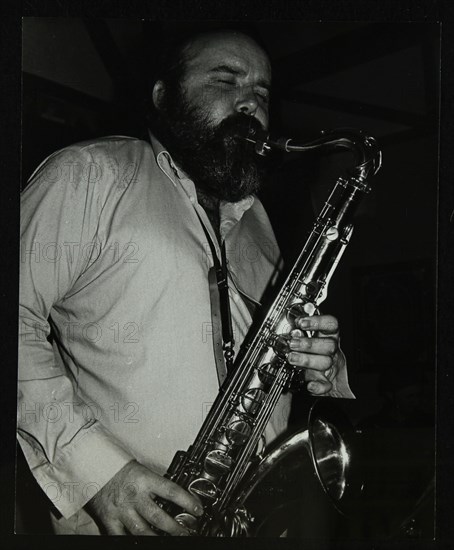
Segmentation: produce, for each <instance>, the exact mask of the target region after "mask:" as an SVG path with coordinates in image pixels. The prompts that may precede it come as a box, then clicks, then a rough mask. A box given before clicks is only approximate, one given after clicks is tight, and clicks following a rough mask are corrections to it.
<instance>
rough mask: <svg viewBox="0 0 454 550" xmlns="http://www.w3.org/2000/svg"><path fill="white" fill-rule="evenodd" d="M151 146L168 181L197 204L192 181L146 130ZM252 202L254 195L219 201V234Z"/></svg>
mask: <svg viewBox="0 0 454 550" xmlns="http://www.w3.org/2000/svg"><path fill="white" fill-rule="evenodd" d="M148 133H149V136H150V141H151V147H152V149H153V152H154V155H155V157H156V162H157V164H158V166H159V168H160V169H161V170H162V171H163V172H164V174H165V175H166V176H167V177H168V178H169V179H170V181H171V182H172V183H173V185H175V187H177V186H178V185H181V186H182V187H183V189H184V191H185V193H186V195H188V197H189V199H190V201H191V203H192V204H193V205H195V204H198V200H197V191H196V187H195V185H194V182H193V181H192V180H191V179H190V178H189V177H188V175H187V174H186V173H185V172H184V171H183V170H182V169H181V168H179V167H178V165H177V164H176V163H175V162H174V161H173V159H172V155H171V154H170V153H169V151H167V149H166V148H165V147H164V146H163V145H162V143H161V142H159V141H158V140H157V139H156V138H155V136H154V135H153V134H152V133H151V131H150V130H148ZM253 204H254V196H253V195H248V196H247V197H245V198H244V199H242V200H240V201H238V202H227V201H221V204H220V208H219V209H220V216H221V227H220V232H221V236H222V237H223V238H224V237H225V235H227V233H228V232H229V231H230V229H232V227H233V226H235V225H236V224H237V223H238V222H239V221H240V220H241V218H242V217H243V214H244V213H245V212H246V211H247V210H249V208H251V206H252V205H253Z"/></svg>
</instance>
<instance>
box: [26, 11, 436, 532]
mask: <svg viewBox="0 0 454 550" xmlns="http://www.w3.org/2000/svg"><path fill="white" fill-rule="evenodd" d="M213 26H214V27H218V26H219V24H218V23H200V22H198V23H186V22H155V21H153V22H150V21H146V20H144V21H143V20H139V19H129V20H128V19H86V20H85V19H79V18H24V19H23V53H22V56H23V57H22V59H23V109H22V123H23V127H22V185H23V186H24V185H25V184H26V181H27V179H28V177H29V176H30V174H31V173H32V172H33V170H34V169H35V168H36V166H37V165H38V164H39V163H40V162H41V161H42V160H43V159H44V158H45V157H46V156H47V155H49V154H50V153H52V152H53V151H55V150H57V149H60V148H62V147H64V146H65V145H68V144H70V143H73V142H75V141H78V140H85V139H88V138H91V137H100V136H102V135H109V134H122V135H133V136H137V137H145V135H146V133H145V126H144V117H143V107H144V102H145V101H146V99H147V82H148V80H149V78H150V76H152V74H153V67H154V63H155V59H156V52H157V51H159V49H160V48H161V47H162V43H163V41H165V40H167V39H168V37H170V36H174V35H175V33H179V32H181V31H185V30H187V29H188V28H194V29H206V28H212V27H213ZM226 26H229V27H231V26H232V25H227V24H226ZM233 26H235V24H233ZM248 27H249V28H252V29H253V31H254V32H255V33H256V34H257V35H258V36H259V37H260V39H261V41H262V42H263V43H264V44H265V46H266V48H267V50H268V52H269V54H270V57H271V60H272V63H273V65H274V75H273V81H274V82H273V84H274V89H273V99H272V103H273V110H272V117H271V129H272V132H273V133H274V134H275V135H285V136H288V137H307V138H309V139H311V138H313V137H315V136H316V134H317V133H318V132H319V131H320V130H321V129H329V128H339V127H345V126H348V127H352V126H353V127H357V128H361V129H364V130H365V131H367V132H368V133H369V134H370V135H372V136H374V137H375V138H376V139H377V140H378V141H379V143H380V146H381V148H382V151H383V168H382V170H381V171H380V173H379V174H378V175H377V177H376V178H375V179H374V181H373V192H372V194H371V195H370V196H369V197H367V199H366V200H365V202H364V204H363V205H362V207H361V210H360V213H359V215H358V218H357V222H356V227H355V232H354V235H353V237H352V241H351V244H350V245H349V247H348V249H347V252H346V253H345V255H344V257H343V259H342V262H341V265H340V267H339V268H338V270H337V272H336V274H335V276H334V278H333V281H332V282H331V285H330V293H329V297H328V299H327V301H326V303H325V304H323V306H322V309H323V310H324V311H325V312H329V313H333V314H334V315H336V316H337V317H338V318H339V319H340V322H341V327H342V347H343V349H344V351H345V353H346V355H347V358H348V365H349V375H350V383H351V387H352V389H353V391H354V393H355V394H356V395H357V397H358V399H357V402H356V403H355V407H348V408H349V413H350V415H351V417H352V420H353V422H354V423H355V424H357V425H359V426H362V425H369V426H370V424H371V421H370V419H371V418H372V419H374V418H376V415H377V414H378V415H379V414H380V411H381V410H382V407H383V406H387V405H388V402H389V399H393V398H394V397H395V393H396V392H398V391H400V390H405V388H407V389H408V388H409V387H410V389H411V386H415V388H413V389H414V393H413V399H414V401H415V402H416V408H417V410H418V412H419V413H420V414H421V415H422V416H420V417H418V418H420V421H419V424H418V425H417V426H416V427H417V428H418V429H420V430H423V431H424V435H423V436H422V437H423V441H424V453H423V454H424V456H425V462H424V461H423V462H424V464H423V465H422V467H423V468H424V469H426V466H427V464H428V463H430V455H431V453H432V446H433V441H434V426H433V422H434V420H433V410H434V403H435V402H434V392H435V292H436V289H435V269H436V251H437V248H436V245H437V242H436V235H437V191H438V179H437V174H438V105H439V74H440V73H439V69H440V67H439V48H440V43H439V34H440V27H439V25H438V24H435V23H430V22H425V23H421V22H414V23H402V22H392V23H391V22H390V23H368V22H358V23H355V22H337V23H329V22H323V23H316V22H313V23H307V22H300V21H293V22H291V21H269V22H266V21H263V22H257V23H251V24H249V25H248ZM350 160H351V159H350V157H349V155H348V154H347V155H346V154H336V155H333V156H330V157H326V156H324V157H321V158H320V157H315V156H312V155H311V157H307V158H301V157H296V158H294V157H285V158H283V157H282V158H281V157H278V158H277V159H276V166H275V168H274V169H273V170H272V173H271V175H270V178H269V182H268V184H267V186H266V188H265V189H264V191H263V193H262V200H263V202H264V203H265V206H266V208H267V210H268V212H269V215H270V217H271V219H272V222H273V226H274V228H275V231H276V236H277V238H278V241H279V244H280V246H281V249H282V252H283V255H284V259H285V260H286V262H287V266H288V267H290V265H291V261H292V259H293V258H294V256H295V254H296V253H297V252H298V251H299V249H300V248H301V246H302V244H303V241H304V237H305V233H306V231H307V230H308V229H309V228H310V225H311V222H312V219H313V216H314V213H317V212H318V211H319V210H320V208H321V205H322V203H323V200H324V199H325V198H326V197H325V196H326V194H327V192H328V190H329V188H330V187H331V186H332V185H333V182H334V181H335V179H336V178H337V176H338V175H339V173H340V171H341V170H342V169H343V168H344V167H345V166H348V163H349V162H350ZM374 415H375V416H374ZM391 433H393V432H392V430H391ZM395 433H397V432H395ZM415 434H416V439H418V441H419V442H421V432H420V431H418V432H417V433H416V432H414V433H413V435H415ZM412 437H413V436H412ZM413 439H414V438H413ZM413 439H412V441H411V442H410V441H409V440H407V441H401V442H400V445H401V446H400V447H399V445H398V447H399V448H398V449H397V453H399V452H401V451H404V450H405V451H407V452H408V446H409V445H411V444H413V443H414V441H413ZM393 444H394V445H396V444H397V443H396V442H394V443H393ZM402 446H403V447H406V448H405V449H403V447H402ZM426 459H427V460H426ZM412 460H413V458H412V457H408V460H407V462H411V461H412ZM404 462H405V461H404ZM413 462H415V460H413ZM416 462H417V461H416ZM394 471H395V472H397V471H398V468H395V469H394ZM415 475H416V476H417V475H418V473H416V474H415ZM426 477H427V476H426ZM426 477H424V483H427V480H426ZM429 477H430V476H429ZM408 483H410V484H411V483H412V481H411V480H409V482H408ZM27 490H28V489H27ZM391 492H392V491H391ZM421 492H422V490H421ZM388 497H389V495H388ZM388 497H387V498H388ZM392 497H393V498H394V499H395V497H396V495H395V494H394V495H392ZM389 498H391V497H389ZM417 498H418V496H417V495H416V496H415V498H414V504H415V503H416V501H417ZM404 515H405V514H404ZM388 531H389V528H388V527H386V528H383V532H384V533H385V535H389V532H388ZM371 533H373V534H375V531H373V528H372V527H371V528H370V529H369V531H368V533H366V535H367V534H371ZM424 534H426V533H424ZM401 535H402V536H404V535H403V534H401ZM405 536H407V535H405Z"/></svg>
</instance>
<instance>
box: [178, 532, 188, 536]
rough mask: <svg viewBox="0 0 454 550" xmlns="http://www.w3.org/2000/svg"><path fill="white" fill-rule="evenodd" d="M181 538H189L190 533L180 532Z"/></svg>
mask: <svg viewBox="0 0 454 550" xmlns="http://www.w3.org/2000/svg"><path fill="white" fill-rule="evenodd" d="M179 536H180V537H189V533H188V532H187V531H180V535H179Z"/></svg>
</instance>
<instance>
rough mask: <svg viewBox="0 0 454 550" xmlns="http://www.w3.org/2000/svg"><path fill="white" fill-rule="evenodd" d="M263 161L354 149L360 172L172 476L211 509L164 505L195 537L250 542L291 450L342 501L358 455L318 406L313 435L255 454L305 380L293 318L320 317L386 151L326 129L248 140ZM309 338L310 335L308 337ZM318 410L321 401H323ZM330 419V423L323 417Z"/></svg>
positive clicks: (319, 228) (338, 194) (333, 197)
mask: <svg viewBox="0 0 454 550" xmlns="http://www.w3.org/2000/svg"><path fill="white" fill-rule="evenodd" d="M242 137H243V138H244V139H246V140H247V141H249V142H251V143H252V144H253V146H254V147H255V151H256V152H257V153H258V154H260V155H264V154H266V153H267V152H268V151H270V150H272V149H279V150H283V151H286V152H305V151H310V150H314V149H328V150H332V149H338V148H343V149H348V150H350V151H351V152H352V153H353V156H354V159H355V162H354V166H353V168H351V169H349V171H348V172H347V173H346V174H345V175H342V176H341V177H340V178H339V179H338V180H337V181H336V183H335V185H334V187H333V189H332V190H331V193H330V195H329V197H328V199H327V200H326V202H325V204H324V206H323V208H322V210H321V212H320V214H319V215H318V217H317V218H316V221H315V223H314V226H313V228H312V230H311V232H310V234H309V236H308V238H307V241H306V243H305V245H304V247H303V249H302V251H301V253H300V255H299V257H298V259H297V260H296V262H295V265H294V266H293V268H292V269H291V271H290V273H289V275H288V276H287V278H286V280H285V282H284V284H283V286H282V288H281V289H280V291H279V293H278V294H277V296H276V298H275V300H274V302H273V303H272V305H271V307H270V309H269V310H268V312H267V314H266V316H264V318H263V321H262V322H261V324H260V326H259V327H258V328H257V330H256V331H255V332H254V334H252V335H250V336H249V338H248V339H247V341H246V342H245V343H244V344H243V346H242V348H241V351H240V353H239V355H238V357H237V359H236V361H235V363H234V368H233V369H232V370H231V372H230V374H229V375H228V377H227V378H226V380H225V382H224V384H223V385H222V387H221V389H220V391H219V394H218V396H217V398H216V400H215V402H214V403H213V405H212V407H211V409H210V411H209V413H208V415H207V417H206V419H205V421H204V423H203V425H202V427H201V429H200V431H199V433H198V435H197V437H196V439H195V441H194V443H193V444H192V445H191V446H190V447H189V449H188V450H187V451H178V452H177V453H176V455H175V457H174V459H173V461H172V463H171V465H170V467H169V469H168V472H167V474H166V476H167V477H168V478H170V479H171V480H172V481H174V482H176V483H177V484H178V485H180V486H181V487H183V488H185V489H187V490H188V491H189V492H190V493H192V494H195V495H197V496H198V497H199V498H200V499H201V501H202V503H203V505H204V515H203V516H202V517H201V518H196V517H194V516H193V515H192V514H189V513H187V512H185V511H184V510H181V509H179V508H178V507H177V506H176V505H175V504H173V503H170V502H168V501H161V502H160V505H161V506H162V507H163V508H164V509H165V510H166V511H167V512H168V513H169V514H170V515H172V517H174V518H175V519H176V520H177V521H178V522H179V523H180V524H182V525H183V526H184V527H186V528H187V529H188V531H189V532H190V533H191V534H193V535H200V536H224V537H225V536H227V537H231V536H253V535H254V518H253V517H252V515H251V514H250V513H249V512H248V510H247V508H246V506H245V502H246V501H247V498H248V496H249V495H250V494H251V492H252V491H253V489H254V488H256V487H257V485H258V484H259V483H260V481H261V480H262V479H263V478H264V477H265V476H266V475H267V474H268V472H269V471H270V470H271V469H273V468H274V467H275V466H276V464H277V463H279V462H280V461H281V460H282V459H283V458H284V457H286V456H287V455H289V453H292V452H294V451H295V450H297V449H306V450H307V452H308V454H309V456H310V458H311V464H312V465H313V467H314V469H315V472H316V474H317V476H318V478H319V481H320V482H321V483H322V486H323V488H324V490H325V491H326V492H327V494H328V495H329V496H330V497H331V498H332V499H333V501H334V502H335V503H336V502H337V503H339V502H341V501H342V498H343V497H344V496H345V495H346V494H347V493H348V491H349V479H348V473H349V467H350V463H351V449H350V448H349V447H348V444H347V443H346V441H345V439H344V437H343V433H344V432H343V429H341V428H340V427H338V426H336V419H337V416H336V415H333V414H332V413H330V412H329V410H328V411H327V412H326V411H324V406H323V401H324V399H323V398H321V399H319V400H318V402H322V405H318V406H314V407H312V409H311V413H310V415H309V421H308V424H307V428H306V429H304V430H300V431H298V432H297V433H295V434H293V435H292V436H290V437H289V438H288V439H287V440H285V441H284V442H282V443H280V444H279V445H278V447H277V448H275V449H274V450H272V451H271V452H268V453H267V454H266V455H265V456H262V457H261V460H260V459H257V448H258V446H259V442H260V440H261V438H262V434H263V432H264V430H265V427H266V425H267V423H268V421H269V420H270V417H271V415H272V413H273V411H274V409H275V406H276V404H277V402H278V400H279V398H280V396H281V394H282V393H283V392H285V391H293V390H294V389H295V388H298V387H300V386H301V384H302V383H303V382H304V381H303V379H302V374H301V373H302V370H299V369H295V368H294V367H292V366H291V365H289V364H288V362H287V361H286V355H287V353H288V352H289V347H288V341H289V333H290V331H291V330H292V329H293V328H295V325H294V322H295V319H296V317H299V316H301V315H313V314H315V313H317V312H318V307H319V305H320V303H321V302H322V301H323V300H324V299H325V298H326V295H327V290H328V284H329V282H330V279H331V277H332V275H333V273H334V271H335V269H336V266H337V265H338V262H339V260H340V258H341V256H342V254H343V252H344V250H345V248H346V246H347V244H348V242H349V240H350V237H351V235H352V231H353V215H354V213H355V211H356V210H357V207H358V205H359V203H360V200H361V199H362V198H363V196H364V195H365V194H367V193H368V192H369V191H370V178H371V176H373V175H374V174H375V173H376V172H377V171H378V170H379V168H380V165H381V151H380V150H379V149H378V146H377V143H376V141H375V140H374V139H373V138H372V137H369V136H367V135H365V134H364V133H363V132H362V131H359V130H353V129H338V130H334V131H330V132H322V133H321V135H320V136H319V137H318V138H317V139H315V140H314V141H311V142H307V143H303V144H298V143H297V142H295V141H294V140H290V139H278V140H272V139H270V138H269V137H268V136H267V135H266V134H265V133H263V134H262V133H261V132H260V131H259V132H257V131H253V130H251V131H249V133H248V134H247V135H245V136H242ZM308 336H312V334H311V333H308ZM316 405H317V402H316ZM324 414H325V416H324Z"/></svg>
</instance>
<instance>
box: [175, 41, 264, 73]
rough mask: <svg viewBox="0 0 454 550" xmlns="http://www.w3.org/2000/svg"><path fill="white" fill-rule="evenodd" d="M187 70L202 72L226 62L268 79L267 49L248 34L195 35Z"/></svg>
mask: <svg viewBox="0 0 454 550" xmlns="http://www.w3.org/2000/svg"><path fill="white" fill-rule="evenodd" d="M188 55H189V59H188V61H187V63H186V74H188V73H202V72H203V73H205V72H208V71H209V70H211V69H214V68H215V67H217V66H222V65H229V66H231V67H232V68H235V69H237V70H238V71H240V72H242V73H245V75H251V74H252V75H256V76H257V77H259V78H264V79H266V80H268V81H269V80H271V66H270V62H269V59H268V57H267V55H266V53H265V52H264V51H263V50H262V49H261V48H260V46H259V45H258V44H256V43H255V42H254V41H253V40H252V39H251V38H249V37H247V36H244V35H241V34H233V33H232V34H217V35H216V34H215V35H208V36H205V37H202V38H198V39H197V40H196V41H195V42H194V43H193V44H191V46H190V47H189V50H188Z"/></svg>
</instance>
